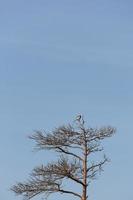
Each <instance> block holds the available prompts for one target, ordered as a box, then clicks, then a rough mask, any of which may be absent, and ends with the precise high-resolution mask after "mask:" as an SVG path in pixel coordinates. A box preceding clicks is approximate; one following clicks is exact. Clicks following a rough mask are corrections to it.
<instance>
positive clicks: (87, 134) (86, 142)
mask: <svg viewBox="0 0 133 200" xmlns="http://www.w3.org/2000/svg"><path fill="white" fill-rule="evenodd" d="M114 133H115V128H113V127H111V126H107V127H102V128H91V127H86V123H85V121H84V119H83V117H82V116H81V115H78V116H77V118H76V120H75V121H74V123H73V125H71V124H68V125H65V126H60V127H59V128H56V129H55V130H54V131H52V132H51V133H47V132H41V131H36V132H35V133H34V134H33V135H32V136H30V139H33V140H35V142H36V148H37V149H38V150H53V151H55V152H57V153H58V154H59V159H58V160H57V161H56V162H54V161H53V162H51V163H48V164H47V165H46V166H44V165H42V166H39V167H36V168H34V169H33V171H32V173H31V174H30V179H29V180H28V181H27V182H24V183H17V184H16V185H14V186H13V187H12V188H11V190H12V191H14V192H15V194H17V195H22V196H23V197H24V198H25V199H27V200H28V199H31V198H33V197H34V196H37V195H39V194H42V195H45V196H48V195H49V194H51V193H55V192H57V193H62V194H70V195H73V196H75V197H77V198H79V199H80V200H87V198H88V196H87V187H88V185H89V184H90V182H91V181H92V180H93V179H95V178H96V176H97V174H98V173H99V172H101V171H102V170H103V165H104V164H105V163H106V162H108V161H109V160H108V158H107V157H106V156H105V155H103V159H102V160H100V161H98V162H96V161H95V162H91V161H90V155H91V154H92V156H94V155H95V154H94V153H96V152H99V151H103V148H102V147H101V141H102V140H103V139H105V138H108V137H111V136H112V135H114ZM92 156H91V157H92ZM66 179H68V180H70V181H73V182H75V183H77V184H79V185H80V186H81V189H82V193H81V194H80V193H79V192H77V191H73V190H68V189H65V188H64V187H63V183H64V181H66Z"/></svg>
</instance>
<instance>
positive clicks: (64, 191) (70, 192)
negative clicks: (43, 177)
mask: <svg viewBox="0 0 133 200" xmlns="http://www.w3.org/2000/svg"><path fill="white" fill-rule="evenodd" d="M58 191H59V192H61V193H67V194H72V195H74V196H76V197H79V198H80V199H81V198H82V196H81V195H79V194H78V193H76V192H72V191H67V190H60V189H59V190H58Z"/></svg>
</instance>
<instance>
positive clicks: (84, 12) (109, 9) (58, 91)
mask: <svg viewBox="0 0 133 200" xmlns="http://www.w3.org/2000/svg"><path fill="white" fill-rule="evenodd" d="M132 55H133V2H132V1H130V0H127V1H124V0H121V1H120V0H119V1H118V0H111V1H109V0H101V1H98V0H95V1H94V0H93V1H92V0H90V1H88V0H84V1H81V0H38V1H35V0H28V1H27V0H23V1H18V0H16V1H15V0H12V1H9V0H4V1H0V94H1V98H0V121H1V140H0V164H1V167H0V199H6V200H17V199H22V198H19V197H16V196H14V194H13V193H11V192H10V191H9V188H10V186H11V185H12V184H14V183H15V182H16V181H19V180H20V181H23V180H25V179H26V178H27V175H28V173H29V172H30V171H31V170H32V168H33V167H35V166H36V165H39V164H40V163H46V161H47V160H50V159H53V155H52V154H47V153H45V152H39V153H34V152H32V149H33V146H34V144H33V143H32V141H30V140H28V139H27V136H28V135H30V134H31V133H32V132H33V130H36V129H41V130H42V129H45V130H51V129H53V128H54V127H57V126H59V125H61V124H64V123H69V122H71V121H72V120H73V119H74V117H75V115H76V114H77V113H83V114H84V116H85V119H86V121H87V123H88V125H90V126H91V125H92V126H94V127H95V126H102V125H112V126H114V127H116V128H117V134H116V136H115V137H114V138H111V139H110V140H107V141H106V142H105V152H107V155H109V157H111V160H112V162H111V163H110V165H108V166H107V167H105V171H104V173H103V174H102V176H101V177H100V178H99V179H98V180H97V181H95V182H94V183H93V184H92V185H91V186H90V190H89V197H90V200H93V199H95V200H105V199H108V200H112V199H121V200H125V199H132V198H133V191H132V188H131V187H132V178H133V176H132V168H133V160H132V140H133V134H132V132H133V127H132V119H133V92H132V86H133V56H132ZM48 155H49V156H48ZM50 155H51V156H50ZM60 198H61V199H62V200H65V199H66V198H68V197H66V196H64V197H63V196H61V197H60V196H56V199H60ZM69 198H70V197H69ZM36 199H41V198H39V197H38V198H36ZM53 199H55V197H54V196H51V197H50V200H53ZM71 199H72V198H71Z"/></svg>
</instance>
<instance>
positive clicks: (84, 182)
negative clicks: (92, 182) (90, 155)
mask: <svg viewBox="0 0 133 200" xmlns="http://www.w3.org/2000/svg"><path fill="white" fill-rule="evenodd" d="M83 184H84V185H83V193H82V200H87V142H86V141H85V145H84V160H83Z"/></svg>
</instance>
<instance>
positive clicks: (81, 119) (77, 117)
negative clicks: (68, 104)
mask: <svg viewBox="0 0 133 200" xmlns="http://www.w3.org/2000/svg"><path fill="white" fill-rule="evenodd" d="M75 121H77V122H78V123H81V124H84V119H83V116H82V115H81V114H79V115H77V116H76V119H75Z"/></svg>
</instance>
